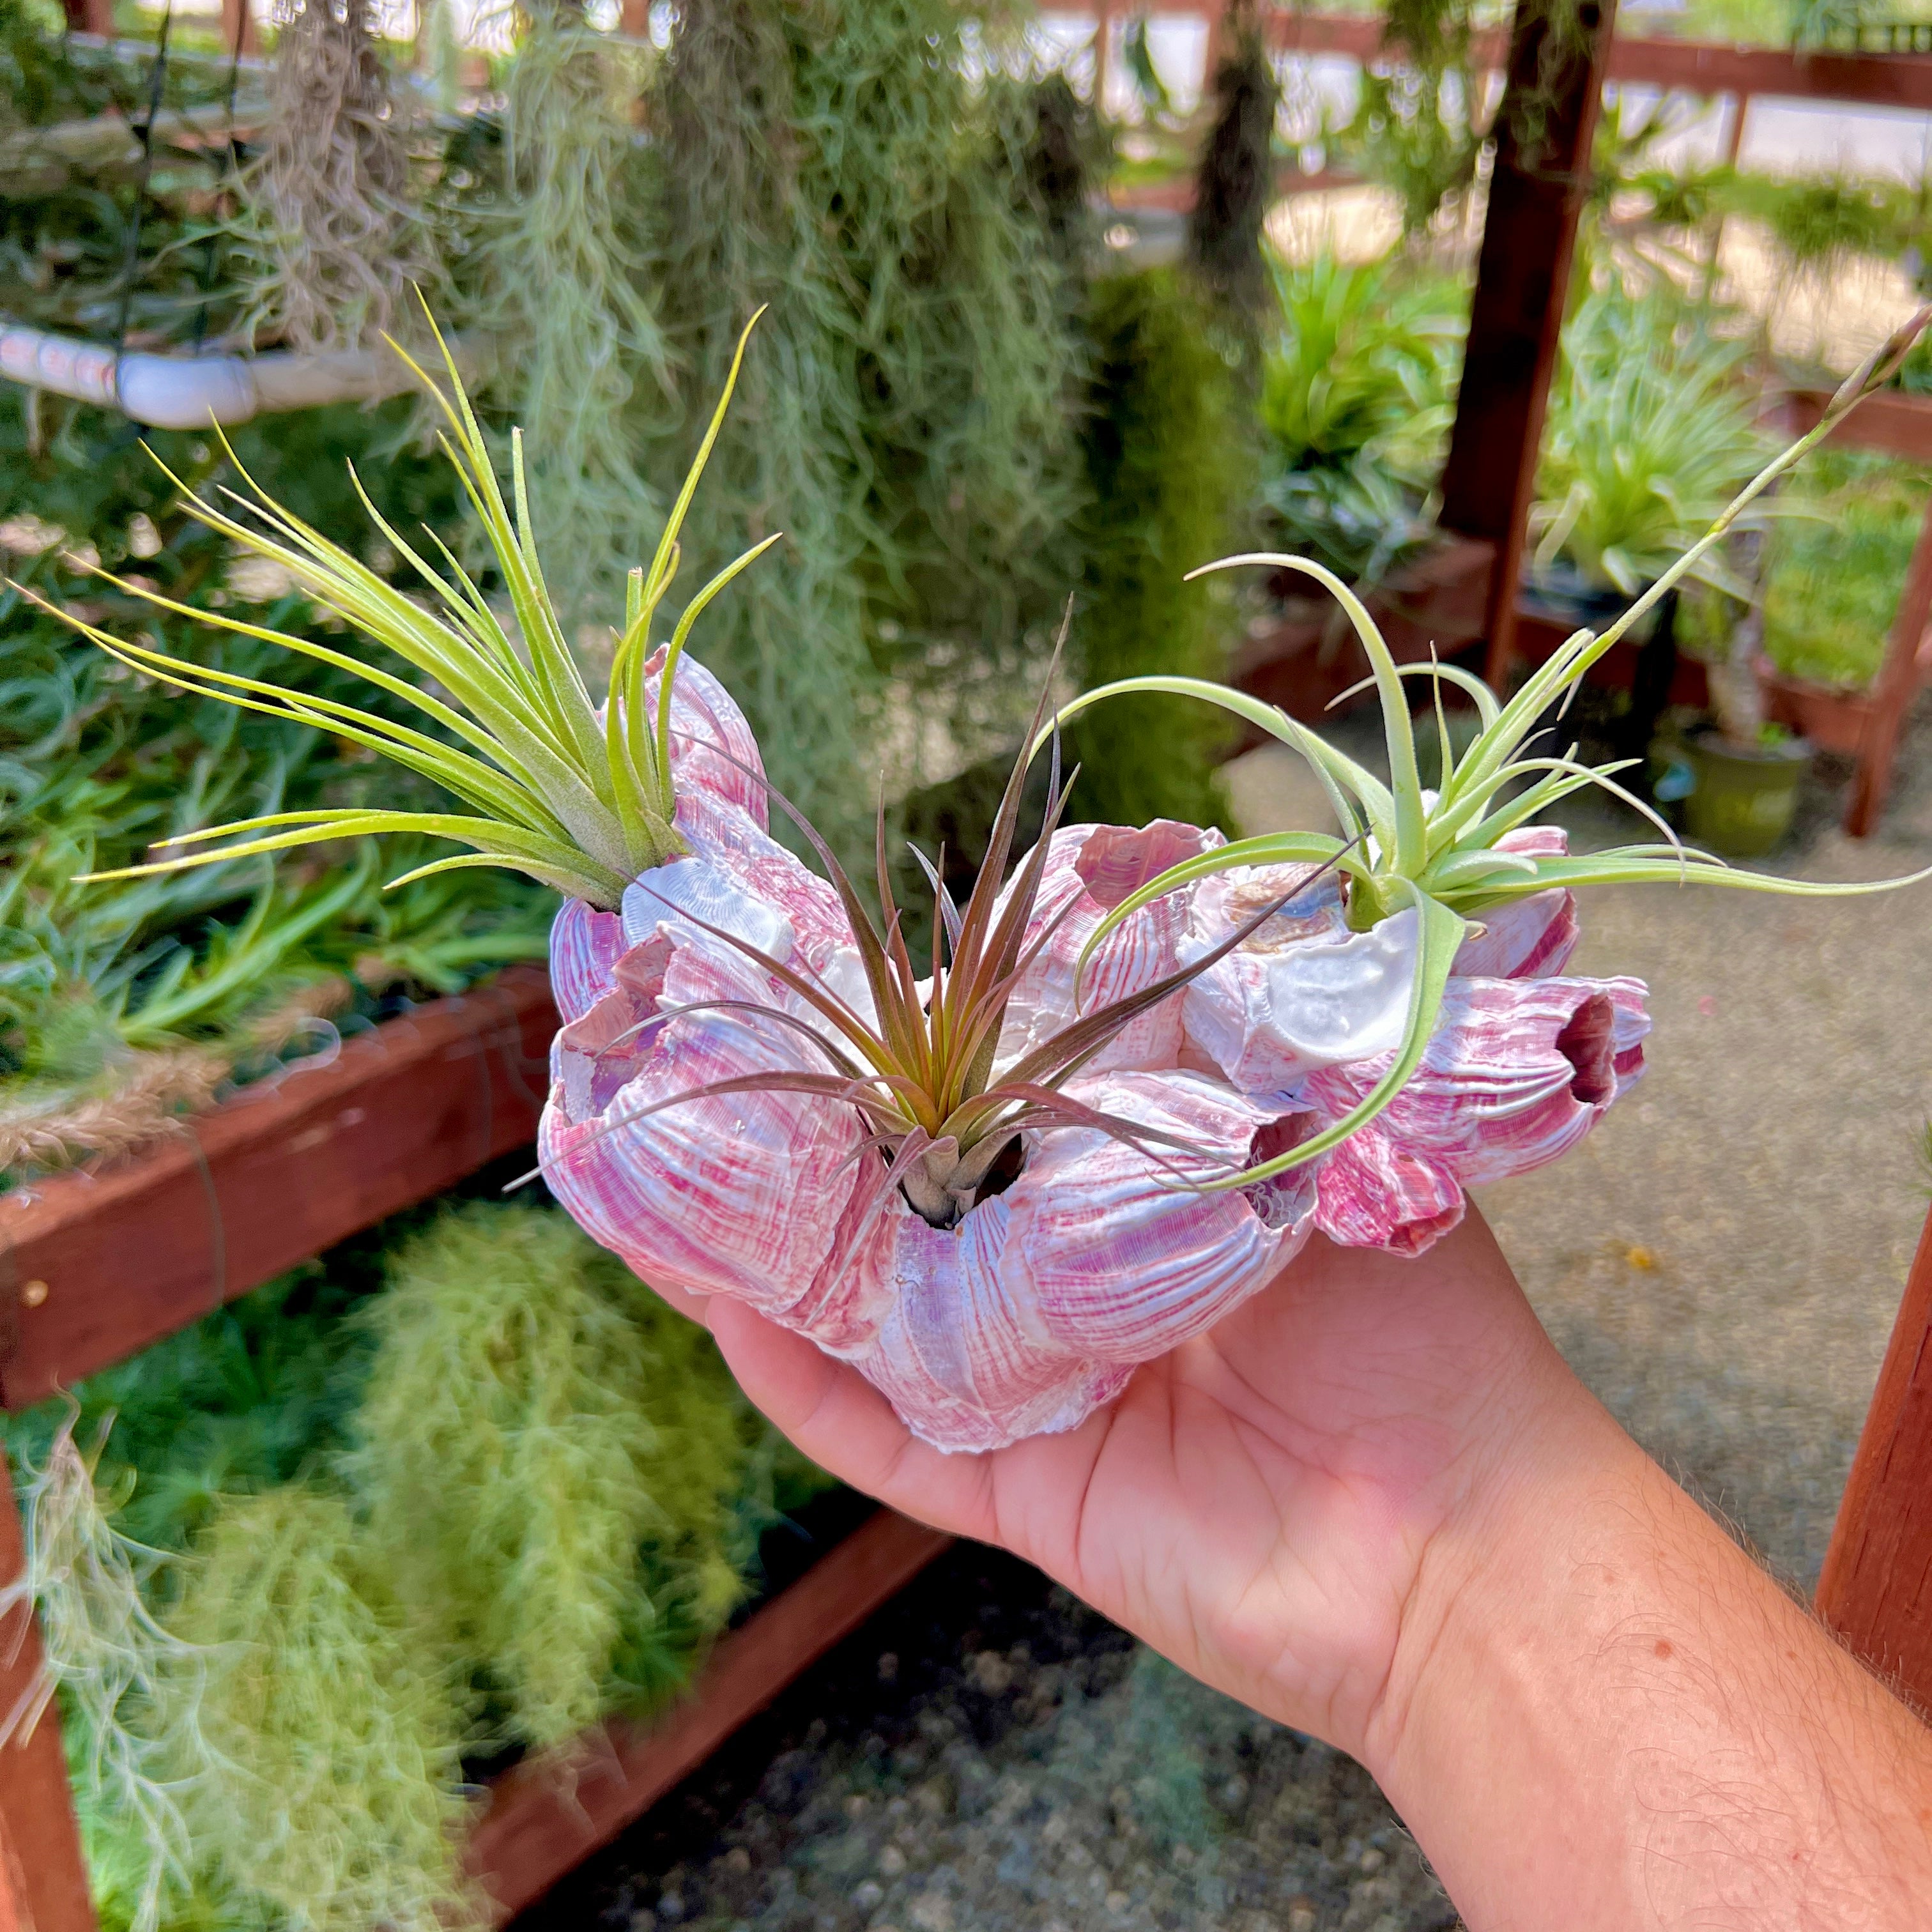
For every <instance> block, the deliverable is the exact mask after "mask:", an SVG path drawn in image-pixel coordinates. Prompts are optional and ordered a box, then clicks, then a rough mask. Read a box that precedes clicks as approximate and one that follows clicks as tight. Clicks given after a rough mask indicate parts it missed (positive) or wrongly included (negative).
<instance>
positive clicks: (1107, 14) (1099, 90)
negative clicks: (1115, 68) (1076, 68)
mask: <svg viewBox="0 0 1932 1932" xmlns="http://www.w3.org/2000/svg"><path fill="white" fill-rule="evenodd" d="M1113 37H1114V5H1113V0H1100V4H1099V5H1097V7H1095V8H1094V113H1096V114H1105V113H1106V111H1107V57H1108V53H1109V48H1110V46H1111V45H1112V40H1113Z"/></svg>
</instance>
